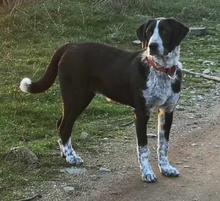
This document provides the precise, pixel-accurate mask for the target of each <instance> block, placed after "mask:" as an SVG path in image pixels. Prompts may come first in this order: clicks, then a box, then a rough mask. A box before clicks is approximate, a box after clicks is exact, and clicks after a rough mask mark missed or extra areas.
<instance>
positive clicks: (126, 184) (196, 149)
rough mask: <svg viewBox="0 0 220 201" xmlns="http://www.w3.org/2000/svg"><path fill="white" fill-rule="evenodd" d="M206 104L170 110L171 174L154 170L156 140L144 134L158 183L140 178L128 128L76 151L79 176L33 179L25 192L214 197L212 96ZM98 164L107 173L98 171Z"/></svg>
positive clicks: (129, 198) (164, 200) (77, 198)
mask: <svg viewBox="0 0 220 201" xmlns="http://www.w3.org/2000/svg"><path fill="white" fill-rule="evenodd" d="M209 97H210V96H209ZM209 97H208V98H209ZM217 98H219V97H217ZM211 102H212V103H211V104H212V105H213V106H212V107H211V106H210V105H211V104H210V103H209V102H207V103H206V104H204V105H202V106H201V105H197V106H196V104H195V106H192V107H190V110H192V109H194V112H190V110H185V111H177V113H176V114H175V119H174V124H173V127H172V134H171V140H170V149H169V159H170V161H171V162H172V164H173V165H174V166H176V167H177V168H178V169H179V171H180V176H179V177H177V178H167V177H165V176H163V175H161V174H160V172H159V169H158V167H157V157H156V148H157V139H156V138H150V139H149V144H150V150H151V164H152V166H153V169H154V172H155V174H156V175H157V179H158V181H157V182H156V183H154V184H149V183H144V182H142V180H141V177H140V168H139V164H138V162H137V154H136V137H135V131H134V130H135V129H134V127H128V128H126V129H125V131H124V132H123V133H125V134H124V135H122V136H121V138H120V139H114V140H112V139H111V140H109V141H107V142H106V141H104V142H103V143H101V145H100V146H98V147H97V148H96V149H95V150H94V149H92V150H91V151H88V152H87V153H83V152H81V153H80V150H78V152H79V153H80V155H81V156H82V157H83V159H84V160H85V166H84V168H86V169H87V170H88V172H87V173H86V174H85V175H74V176H73V175H69V174H64V173H58V175H60V176H58V178H57V177H56V180H54V181H45V182H42V183H41V184H39V183H36V184H34V183H33V184H32V187H31V189H26V190H27V191H29V192H30V190H31V191H33V192H35V193H39V194H41V195H42V198H41V200H42V201H72V200H74V201H94V200H95V201H115V200H119V201H139V200H140V201H142V200H147V201H171V200H172V201H219V200H220V169H219V168H220V124H219V121H220V105H219V103H218V99H216V97H215V98H214V102H213V101H211ZM215 104H216V105H215ZM150 132H151V131H150ZM152 132H154V133H155V131H152ZM100 167H106V168H108V169H110V170H111V171H110V172H100V171H99V168H100ZM65 186H73V187H74V188H75V191H74V192H72V193H67V192H65V191H64V187H65Z"/></svg>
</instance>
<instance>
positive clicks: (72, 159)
mask: <svg viewBox="0 0 220 201" xmlns="http://www.w3.org/2000/svg"><path fill="white" fill-rule="evenodd" d="M65 159H66V162H67V163H69V164H71V165H76V166H80V165H82V164H83V162H84V161H83V160H82V158H81V157H80V156H78V155H76V154H75V155H68V156H66V157H65Z"/></svg>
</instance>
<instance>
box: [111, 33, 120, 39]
mask: <svg viewBox="0 0 220 201" xmlns="http://www.w3.org/2000/svg"><path fill="white" fill-rule="evenodd" d="M120 35H121V34H120V33H117V32H114V33H112V34H111V38H112V39H119V38H120Z"/></svg>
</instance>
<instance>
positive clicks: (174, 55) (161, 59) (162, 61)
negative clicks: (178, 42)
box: [146, 46, 180, 68]
mask: <svg viewBox="0 0 220 201" xmlns="http://www.w3.org/2000/svg"><path fill="white" fill-rule="evenodd" d="M146 55H147V58H149V59H151V60H152V61H153V62H154V63H155V64H157V65H158V67H162V68H172V67H173V66H178V63H179V57H180V46H177V47H175V48H174V50H173V51H172V52H170V53H168V54H167V55H165V56H163V55H161V56H160V55H150V54H149V52H148V50H146Z"/></svg>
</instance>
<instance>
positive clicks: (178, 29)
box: [168, 18, 189, 46]
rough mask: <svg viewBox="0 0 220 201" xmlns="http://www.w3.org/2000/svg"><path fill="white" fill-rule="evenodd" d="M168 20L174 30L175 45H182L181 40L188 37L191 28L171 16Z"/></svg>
mask: <svg viewBox="0 0 220 201" xmlns="http://www.w3.org/2000/svg"><path fill="white" fill-rule="evenodd" d="M168 20H169V22H170V23H171V26H172V28H173V30H174V36H173V39H174V41H173V43H174V46H178V45H180V42H181V41H182V40H183V39H184V38H185V37H186V35H187V33H188V32H189V28H188V27H187V26H185V25H184V24H182V23H181V22H179V21H177V20H176V19H174V18H170V19H168Z"/></svg>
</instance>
